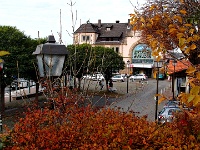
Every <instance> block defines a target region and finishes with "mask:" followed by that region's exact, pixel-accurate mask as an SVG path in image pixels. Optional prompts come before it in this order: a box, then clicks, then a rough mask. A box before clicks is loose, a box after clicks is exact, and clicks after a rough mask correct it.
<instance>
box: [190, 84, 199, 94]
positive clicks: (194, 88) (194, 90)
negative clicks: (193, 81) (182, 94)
mask: <svg viewBox="0 0 200 150" xmlns="http://www.w3.org/2000/svg"><path fill="white" fill-rule="evenodd" d="M199 90H200V87H199V86H195V87H193V88H192V89H191V91H190V93H191V94H192V95H198V94H199Z"/></svg>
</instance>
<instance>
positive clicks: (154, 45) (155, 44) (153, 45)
mask: <svg viewBox="0 0 200 150" xmlns="http://www.w3.org/2000/svg"><path fill="white" fill-rule="evenodd" d="M150 45H151V47H152V48H154V47H157V40H153V41H151V42H150Z"/></svg>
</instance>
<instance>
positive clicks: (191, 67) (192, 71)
mask: <svg viewBox="0 0 200 150" xmlns="http://www.w3.org/2000/svg"><path fill="white" fill-rule="evenodd" d="M195 71H196V68H194V67H193V66H189V68H188V69H187V71H186V73H189V74H190V73H194V72H195Z"/></svg>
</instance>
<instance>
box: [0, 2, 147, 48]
mask: <svg viewBox="0 0 200 150" xmlns="http://www.w3.org/2000/svg"><path fill="white" fill-rule="evenodd" d="M72 1H73V3H75V5H74V6H73V7H72V9H73V12H74V15H75V12H76V11H77V21H76V25H75V30H76V29H77V28H78V27H79V26H80V24H83V23H86V22H87V21H88V20H89V21H90V22H91V23H97V22H98V19H101V22H102V23H114V22H115V21H116V20H119V21H120V22H122V23H125V22H127V21H128V19H129V14H130V13H133V10H134V8H133V6H132V5H131V3H132V4H133V5H134V6H138V5H137V1H139V2H140V3H144V2H145V0H72ZM130 1H131V3H130ZM68 3H70V0H0V25H8V26H15V27H16V28H17V29H19V30H20V31H22V32H24V33H25V35H27V36H31V38H37V37H38V31H39V36H40V37H41V38H43V37H47V36H48V35H50V34H52V33H53V35H54V36H55V39H56V41H57V42H58V41H59V36H58V32H60V9H61V24H62V41H63V43H64V44H72V34H71V36H69V34H68V32H69V33H73V29H72V26H73V25H72V17H71V16H72V13H71V7H70V6H69V5H68ZM66 30H67V31H68V32H67V31H66ZM51 31H52V32H51Z"/></svg>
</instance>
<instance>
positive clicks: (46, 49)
mask: <svg viewBox="0 0 200 150" xmlns="http://www.w3.org/2000/svg"><path fill="white" fill-rule="evenodd" d="M67 54H68V51H67V48H66V46H65V45H61V44H59V43H56V41H55V38H54V36H53V35H50V36H49V37H48V40H47V43H45V44H40V45H38V46H37V48H36V50H35V52H33V55H36V57H37V61H38V68H39V75H40V77H51V76H53V77H59V76H60V75H61V74H62V69H63V64H64V61H65V56H66V55H67Z"/></svg>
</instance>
